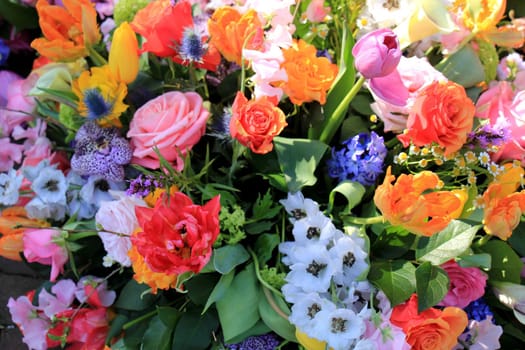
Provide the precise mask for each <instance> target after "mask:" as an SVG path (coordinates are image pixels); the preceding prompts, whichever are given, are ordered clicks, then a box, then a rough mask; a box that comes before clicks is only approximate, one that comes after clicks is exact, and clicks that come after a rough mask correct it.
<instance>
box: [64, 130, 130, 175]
mask: <svg viewBox="0 0 525 350" xmlns="http://www.w3.org/2000/svg"><path fill="white" fill-rule="evenodd" d="M75 142H76V144H75V154H74V155H73V157H72V158H71V169H72V170H73V171H75V172H76V173H78V174H79V175H83V176H89V175H99V176H102V177H104V178H105V179H106V180H108V181H122V180H124V165H126V164H129V162H130V161H131V157H132V151H131V146H130V145H129V143H128V142H127V141H126V139H124V138H123V137H120V136H119V135H118V131H117V129H115V128H101V127H99V126H98V125H97V124H95V123H92V122H88V123H86V124H84V125H83V126H82V127H81V128H80V129H79V130H78V133H77V135H76V137H75Z"/></svg>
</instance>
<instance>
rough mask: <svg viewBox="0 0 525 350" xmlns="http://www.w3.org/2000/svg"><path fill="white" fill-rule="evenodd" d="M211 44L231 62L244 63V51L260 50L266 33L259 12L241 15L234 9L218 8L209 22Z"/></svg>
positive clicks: (250, 11)
mask: <svg viewBox="0 0 525 350" xmlns="http://www.w3.org/2000/svg"><path fill="white" fill-rule="evenodd" d="M208 31H209V33H210V43H211V45H213V46H215V47H216V48H217V50H219V52H220V53H221V54H222V55H223V56H224V58H225V59H226V60H228V61H230V62H235V63H237V64H238V65H241V63H242V50H243V49H250V50H259V49H260V48H261V47H262V45H263V42H264V31H263V26H262V23H261V21H260V20H259V17H258V16H257V12H255V11H254V10H249V11H248V12H246V13H244V14H242V15H241V14H240V13H239V12H238V11H237V10H236V9H234V8H232V7H220V8H218V9H217V10H216V11H215V12H214V13H213V15H212V16H211V18H210V19H209V20H208Z"/></svg>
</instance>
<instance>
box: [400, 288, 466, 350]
mask: <svg viewBox="0 0 525 350" xmlns="http://www.w3.org/2000/svg"><path fill="white" fill-rule="evenodd" d="M390 321H391V322H392V323H393V324H394V325H396V326H398V327H401V328H402V329H403V331H404V332H405V334H406V341H407V343H408V344H410V345H411V349H412V350H428V349H432V350H450V349H452V348H454V346H455V345H456V344H457V342H458V337H459V336H460V335H461V333H463V331H464V330H465V327H467V324H468V317H467V314H466V313H465V311H463V310H461V309H460V308H457V307H450V306H449V307H446V308H445V309H443V310H442V311H441V310H438V309H434V308H430V309H427V310H425V311H423V312H421V313H419V314H418V312H417V295H416V294H413V295H412V297H411V298H410V299H409V300H408V301H407V302H406V303H404V304H401V305H397V306H396V307H394V309H393V310H392V315H391V316H390Z"/></svg>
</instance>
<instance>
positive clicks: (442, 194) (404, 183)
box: [374, 167, 464, 236]
mask: <svg viewBox="0 0 525 350" xmlns="http://www.w3.org/2000/svg"><path fill="white" fill-rule="evenodd" d="M395 179H396V178H395V176H394V175H392V173H391V169H390V167H388V169H387V173H386V176H385V180H384V182H383V184H382V185H380V186H378V187H377V189H376V192H375V195H374V203H375V204H376V206H377V208H378V209H379V210H380V211H381V213H382V214H383V217H384V218H385V219H386V220H388V221H389V222H390V223H391V224H392V225H394V226H397V225H399V226H401V227H403V228H405V229H407V230H409V231H410V232H412V233H414V234H417V235H423V236H432V235H433V234H435V233H437V232H439V231H441V230H443V229H444V228H445V227H446V226H447V225H448V224H449V223H450V221H451V220H452V219H455V218H457V217H458V215H459V214H460V213H461V210H460V209H461V208H462V207H463V205H464V202H463V200H462V196H459V195H456V194H455V193H453V192H449V191H433V192H429V191H432V190H435V189H436V188H437V187H438V184H439V182H440V180H439V177H438V176H437V175H436V174H434V173H433V172H431V171H422V172H420V173H418V174H416V175H406V174H401V175H400V176H399V177H398V179H397V181H396V183H395V184H392V182H393V181H394V180H395ZM460 197H461V198H460Z"/></svg>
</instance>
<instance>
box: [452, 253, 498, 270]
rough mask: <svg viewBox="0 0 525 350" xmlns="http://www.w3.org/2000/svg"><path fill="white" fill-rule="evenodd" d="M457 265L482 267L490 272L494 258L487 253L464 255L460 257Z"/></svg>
mask: <svg viewBox="0 0 525 350" xmlns="http://www.w3.org/2000/svg"><path fill="white" fill-rule="evenodd" d="M457 263H458V265H459V266H461V267H481V268H483V269H487V270H488V269H490V267H491V266H492V257H491V256H490V254H487V253H481V254H469V255H462V256H460V257H458V261H457Z"/></svg>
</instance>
